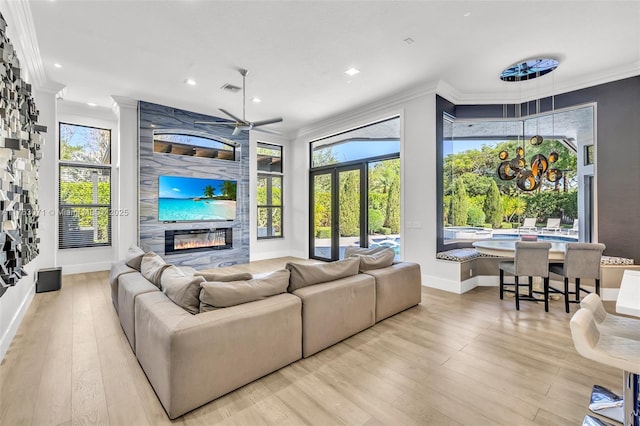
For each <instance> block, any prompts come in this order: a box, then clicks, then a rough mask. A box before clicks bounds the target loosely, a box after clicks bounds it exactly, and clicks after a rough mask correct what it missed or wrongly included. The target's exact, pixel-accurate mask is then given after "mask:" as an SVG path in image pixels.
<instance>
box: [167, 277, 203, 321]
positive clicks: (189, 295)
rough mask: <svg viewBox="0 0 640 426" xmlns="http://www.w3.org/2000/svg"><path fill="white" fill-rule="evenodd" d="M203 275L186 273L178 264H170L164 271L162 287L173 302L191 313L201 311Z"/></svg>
mask: <svg viewBox="0 0 640 426" xmlns="http://www.w3.org/2000/svg"><path fill="white" fill-rule="evenodd" d="M202 282H204V278H203V277H196V276H189V275H185V274H184V273H183V272H182V271H181V270H180V269H179V268H178V267H177V266H173V265H171V266H169V267H168V268H166V269H165V270H164V271H163V272H162V277H161V278H160V284H161V287H160V289H161V290H162V291H163V292H164V294H166V295H167V297H168V298H169V299H171V301H173V303H175V304H176V305H178V306H180V307H181V308H183V309H185V310H186V311H188V312H189V313H191V314H197V313H198V312H200V283H202Z"/></svg>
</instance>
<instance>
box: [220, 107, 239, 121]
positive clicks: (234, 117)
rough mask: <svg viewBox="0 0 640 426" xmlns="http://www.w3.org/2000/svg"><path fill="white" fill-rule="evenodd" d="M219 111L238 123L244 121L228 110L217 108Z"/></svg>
mask: <svg viewBox="0 0 640 426" xmlns="http://www.w3.org/2000/svg"><path fill="white" fill-rule="evenodd" d="M218 109H219V110H220V111H222V112H223V113H225V114H226V115H228V116H229V117H231V118H233V119H234V120H236V121H237V122H238V123H244V120H242V119H240V118H238V117H236V116H235V115H233V114H231V113H230V112H229V111H227V110H225V109H223V108H218Z"/></svg>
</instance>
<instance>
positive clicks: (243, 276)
mask: <svg viewBox="0 0 640 426" xmlns="http://www.w3.org/2000/svg"><path fill="white" fill-rule="evenodd" d="M194 275H199V276H201V277H204V280H205V281H217V282H225V283H226V282H229V281H247V280H250V279H252V278H253V276H252V275H251V274H250V273H248V272H238V273H235V274H230V273H227V274H225V273H220V272H201V271H196V272H195V273H194Z"/></svg>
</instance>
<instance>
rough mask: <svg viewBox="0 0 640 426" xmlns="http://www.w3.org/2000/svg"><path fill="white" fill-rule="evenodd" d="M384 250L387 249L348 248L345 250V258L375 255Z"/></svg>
mask: <svg viewBox="0 0 640 426" xmlns="http://www.w3.org/2000/svg"><path fill="white" fill-rule="evenodd" d="M384 249H385V247H373V248H365V247H355V246H348V247H347V248H346V249H345V250H344V257H351V256H352V255H354V254H374V253H377V252H379V251H382V250H384Z"/></svg>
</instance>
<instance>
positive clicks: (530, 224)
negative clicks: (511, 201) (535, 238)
mask: <svg viewBox="0 0 640 426" xmlns="http://www.w3.org/2000/svg"><path fill="white" fill-rule="evenodd" d="M522 231H526V232H538V228H536V218H535V217H525V218H524V222H522V226H519V227H518V234H520V233H521V232H522Z"/></svg>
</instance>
